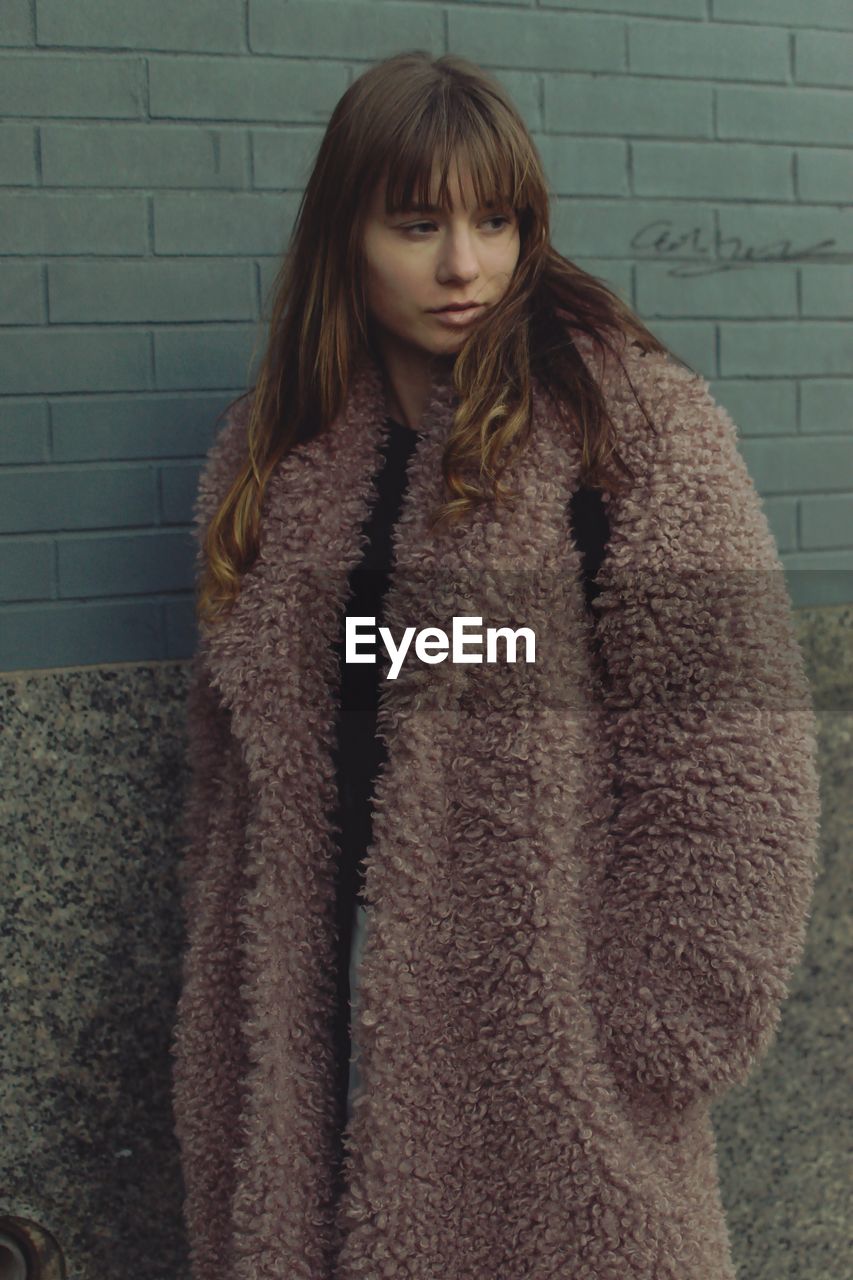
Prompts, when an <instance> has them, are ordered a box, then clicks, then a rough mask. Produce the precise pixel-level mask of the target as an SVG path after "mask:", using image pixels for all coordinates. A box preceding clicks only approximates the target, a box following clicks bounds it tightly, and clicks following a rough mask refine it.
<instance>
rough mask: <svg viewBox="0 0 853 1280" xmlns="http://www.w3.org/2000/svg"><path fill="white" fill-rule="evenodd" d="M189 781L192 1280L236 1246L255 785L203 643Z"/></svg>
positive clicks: (216, 488)
mask: <svg viewBox="0 0 853 1280" xmlns="http://www.w3.org/2000/svg"><path fill="white" fill-rule="evenodd" d="M241 450H242V443H241V435H240V426H239V424H238V423H237V422H236V421H235V418H234V417H233V415H232V416H231V417H229V419H228V421H227V422H226V424H225V427H224V428H223V430H222V431H221V432H220V435H219V437H218V438H217V440H216V442H215V443H214V445H213V447H212V449H211V451H210V453H209V454H208V457H207V460H206V462H205V465H204V467H203V470H202V474H201V476H200V479H199V487H198V492H197V496H196V502H195V517H194V523H195V529H194V534H195V538H196V542H197V544H198V552H199V553H198V556H197V564H198V566H199V567H200V565H201V543H202V537H203V534H204V531H205V529H206V527H207V523H208V522H209V520H210V518H211V516H212V514H213V512H214V510H215V509H216V506H217V504H218V503H219V502H220V501H221V498H222V497H223V496H224V493H225V492H226V491H227V487H228V485H229V484H230V481H231V478H232V476H233V474H234V472H235V469H236V466H237V464H238V461H239V458H240V456H241ZM185 726H186V744H187V749H186V783H185V793H184V804H183V811H182V816H181V833H182V845H183V853H182V858H181V860H180V863H179V867H178V880H179V885H180V889H181V896H182V904H183V911H184V925H185V934H186V937H185V943H184V949H183V956H182V973H181V990H180V995H179V1000H178V1006H177V1011H176V1018H175V1023H174V1027H173V1032H172V1044H171V1055H172V1059H173V1062H172V1110H173V1117H174V1129H175V1134H176V1137H177V1139H178V1143H179V1148H180V1154H181V1166H182V1173H183V1182H184V1203H183V1213H184V1221H185V1226H186V1230H187V1236H188V1240H189V1244H190V1250H191V1261H192V1264H193V1274H196V1273H198V1274H199V1275H202V1274H204V1275H216V1274H219V1272H220V1271H221V1262H222V1258H223V1257H225V1256H226V1255H227V1251H228V1249H229V1247H230V1243H229V1230H230V1223H231V1217H230V1214H231V1203H230V1197H231V1191H232V1181H233V1158H234V1151H233V1147H234V1142H235V1137H234V1135H235V1133H237V1132H238V1125H239V1121H240V1090H241V1081H242V1079H243V1078H244V1076H245V1072H246V1063H245V1052H244V1046H243V1041H242V1031H241V1024H242V1017H243V1015H242V1012H241V997H240V987H239V983H240V978H241V967H240V964H241V961H240V948H239V923H238V919H237V911H238V906H239V902H240V897H241V893H242V889H243V848H242V846H243V833H244V828H245V822H246V813H247V780H246V773H245V769H244V767H243V761H242V758H241V754H240V750H239V747H238V744H237V742H236V741H235V738H234V736H233V734H232V732H231V716H230V712H229V711H228V710H227V708H226V707H225V706H224V705H223V703H222V700H221V698H220V696H219V694H218V692H217V690H216V688H215V687H214V685H213V683H212V680H211V676H210V672H209V668H208V664H207V650H206V647H205V644H204V642H203V641H202V642H201V643H200V644H199V645H198V647H197V649H196V652H195V654H194V656H193V658H192V660H191V662H190V664H189V681H188V686H187V700H186V707H185Z"/></svg>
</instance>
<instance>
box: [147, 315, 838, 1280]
mask: <svg viewBox="0 0 853 1280" xmlns="http://www.w3.org/2000/svg"><path fill="white" fill-rule="evenodd" d="M572 337H573V339H574V343H575V346H576V348H577V350H578V352H579V354H580V356H581V358H583V359H584V360H585V361H586V363H587V365H588V367H589V368H590V370H591V371H592V372H593V375H594V376H595V377H596V378H597V379H598V380H599V382H600V385H601V386H602V390H603V392H604V395H605V400H606V403H607V405H608V408H609V411H610V414H611V416H612V417H613V420H614V422H615V423H616V424H617V427H618V432H619V436H618V447H619V450H620V453H621V455H622V457H623V458H625V460H626V461H627V462H628V463H629V465H630V466H631V467H632V469H633V471H634V473H635V482H634V483H632V486H631V489H630V491H629V493H627V494H626V495H624V496H622V497H616V496H611V495H609V494H607V493H605V495H604V500H605V503H606V509H607V514H608V518H609V522H610V530H611V532H610V539H609V543H608V547H607V554H606V557H605V560H604V563H603V565H602V568H601V569H600V571H599V573H598V577H597V581H598V584H599V586H600V588H601V592H600V594H599V595H598V596H597V598H596V599H595V601H594V605H593V612H594V617H593V616H592V615H591V614H590V612H589V611H588V610H587V609H586V607H585V602H584V598H583V592H582V582H581V579H582V566H581V562H580V558H579V553H578V552H577V550H576V549H575V547H574V546H573V545H572V542H571V539H570V537H569V532H568V529H567V520H566V511H567V504H568V502H569V499H570V497H571V494H572V493H573V491H574V490H575V488H576V487H577V483H578V475H579V468H580V462H581V458H580V447H579V444H578V442H577V440H576V439H575V438H574V436H573V434H572V431H571V429H570V427H569V426H567V425H566V424H565V423H564V422H562V421H561V419H560V417H559V415H558V414H557V413H556V411H555V407H554V405H553V402H552V401H551V400H550V398H549V397H548V396H547V395H546V394H545V393H544V390H543V387H542V385H541V384H540V383H539V381H538V379H534V393H533V417H532V432H531V436H530V439H529V442H528V444H527V446H526V448H525V450H524V451H523V453H522V454H521V456H520V457H519V458H517V459H516V461H515V462H514V463H513V465H512V467H511V468H510V471H509V472H508V474H507V475H506V476H505V477H504V479H505V481H506V483H508V484H509V485H510V487H511V488H512V489H513V490H514V491H515V492H516V494H517V495H518V496H517V499H516V501H515V504H514V506H513V507H512V509H510V508H509V507H503V506H502V507H497V508H495V507H491V506H489V505H486V506H483V507H481V508H478V509H477V511H476V512H475V513H474V514H473V515H472V516H470V517H468V518H467V519H466V521H465V522H463V524H462V525H461V526H455V527H452V528H450V529H445V531H444V532H443V533H440V534H439V535H437V536H434V537H433V536H430V535H429V533H428V530H427V521H428V517H429V515H430V514H431V513H432V511H433V510H434V509H435V508H436V506H437V505H438V503H439V502H440V500H441V498H442V478H441V471H440V460H441V455H442V450H443V445H444V442H445V440H446V438H447V434H448V432H449V430H450V425H451V422H452V419H453V412H454V407H455V405H456V396H455V393H454V390H453V387H452V384H451V381H450V378H449V376H448V375H442V374H438V375H436V377H435V379H434V382H433V386H432V389H431V395H430V400H429V404H428V409H427V412H426V415H425V418H424V422H423V424H422V428H421V432H420V436H419V439H418V442H417V447H416V450H415V453H414V455H413V457H412V459H411V462H410V465H409V472H408V475H409V481H408V488H407V490H406V493H405V496H404V504H403V509H402V513H401V515H400V518H399V521H398V523H397V525H396V526H395V529H394V567H393V573H392V578H391V585H390V588H389V593H388V597H387V601H386V608H387V613H386V625H387V626H388V627H389V628H390V629H391V630H392V632H393V635H394V637H395V640H398V639H399V638H400V636H401V635H402V632H403V629H404V628H405V627H407V626H414V627H416V629H418V630H420V629H421V628H425V627H429V626H436V627H440V628H442V629H443V630H444V631H446V632H447V633H448V634H449V632H450V629H451V622H452V619H453V617H454V616H467V617H471V616H477V617H480V618H481V619H482V626H483V628H485V627H487V626H495V627H498V626H510V627H512V628H513V629H515V628H518V627H522V626H524V627H528V628H532V629H533V631H534V633H535V643H536V650H535V662H532V663H529V662H527V663H526V662H523V661H517V662H515V663H510V662H506V661H504V662H497V663H494V664H487V663H485V662H483V663H482V664H475V663H472V664H462V663H451V662H450V661H449V660H447V661H444V662H440V663H435V664H428V663H426V662H422V661H419V660H418V659H417V658H416V656H415V655H414V651H410V654H409V656H408V658H407V660H406V662H405V663H404V664H403V667H402V670H401V672H400V675H399V676H398V678H397V679H396V680H395V681H390V680H386V681H384V682H383V685H382V692H381V701H380V732H381V733H382V734H383V736H384V738H385V741H386V744H387V747H388V761H387V765H386V767H385V768H384V769H383V770H382V771H381V772H380V775H379V777H378V778H377V781H376V786H375V791H374V799H373V805H374V835H373V841H372V844H371V846H370V848H369V850H368V855H367V861H366V894H367V899H368V903H369V910H368V915H369V920H370V926H369V931H368V933H367V938H366V943H365V949H364V954H363V958H362V962H361V969H360V997H359V1004H358V1008H357V1011H356V1025H355V1026H354V1027H353V1034H354V1037H355V1038H356V1039H357V1042H358V1045H359V1053H360V1083H359V1087H358V1089H357V1090H356V1093H355V1098H354V1102H353V1113H352V1116H351V1118H350V1120H349V1122H348V1124H347V1128H346V1135H345V1136H346V1155H345V1160H344V1165H343V1172H344V1174H345V1180H344V1182H343V1189H342V1191H341V1192H340V1194H336V1193H335V1179H334V1171H333V1153H334V1142H335V1132H334V1125H333V1116H334V1078H335V1063H334V1048H333V1040H332V1026H333V1021H334V1017H335V969H336V954H337V952H336V948H337V944H338V938H337V936H336V934H337V929H336V925H335V916H334V895H335V870H336V863H335V859H336V843H335V835H336V832H335V829H334V827H333V825H332V823H333V814H334V811H335V803H336V787H335V778H334V771H333V764H332V752H333V747H334V718H335V711H336V707H337V705H338V701H339V669H338V666H337V660H336V657H335V654H334V651H333V644H334V641H335V639H336V637H337V635H338V632H339V627H340V624H341V618H342V616H343V615H344V613H345V611H346V603H347V578H348V574H349V572H350V570H351V569H352V568H353V566H354V565H355V564H356V563H357V562H358V561H359V560H360V558H361V554H362V550H363V546H364V540H363V537H362V534H361V532H360V531H361V526H362V522H363V521H364V519H365V517H366V515H367V512H368V510H369V505H370V503H371V501H372V499H373V497H374V496H375V489H374V476H375V473H376V471H377V468H378V466H379V463H380V460H381V454H380V446H381V443H382V441H383V439H384V438H385V433H386V432H387V430H388V427H387V425H386V423H385V421H384V419H385V413H386V409H387V405H386V402H385V399H384V392H383V382H382V377H381V374H380V371H379V369H378V367H377V365H376V364H375V363H374V361H373V359H372V358H371V357H369V356H368V357H365V358H364V360H363V361H362V362H361V363H360V364H359V366H358V367H357V369H356V371H355V373H354V377H353V380H352V382H351V386H350V391H349V396H348V401H347V404H346V408H345V410H344V411H343V412H342V413H341V414H340V415H339V417H338V418H337V420H336V421H335V422H333V423H332V424H331V426H330V428H329V429H328V430H326V431H324V432H322V433H320V434H319V435H317V436H315V437H314V438H313V439H312V440H310V441H308V442H303V443H302V444H300V445H299V446H298V447H297V448H296V449H295V450H293V451H292V452H291V453H290V454H288V456H286V457H285V458H284V459H283V461H282V462H281V463H280V464H279V466H278V468H277V469H276V471H275V473H274V474H273V476H272V478H271V480H270V483H269V486H268V490H267V493H266V495H265V499H264V507H263V520H262V535H261V548H260V554H259V557H258V559H257V561H256V562H255V564H254V565H253V566H252V567H251V569H249V571H248V572H247V573H246V574H245V575H244V577H243V580H242V583H241V591H240V595H239V597H238V600H237V602H236V605H235V607H234V609H233V610H232V612H231V613H230V614H229V615H228V617H227V618H226V620H225V621H224V622H221V623H219V624H218V625H217V626H214V627H203V628H202V637H201V641H200V644H199V648H198V651H197V653H196V656H195V659H194V661H193V666H192V679H191V686H190V694H189V701H188V709H187V717H188V719H187V725H188V747H189V763H190V766H191V769H190V783H189V791H188V796H187V802H186V813H185V819H184V820H185V835H186V843H185V848H186V853H185V858H184V861H183V864H182V868H181V875H182V888H183V892H184V895H185V898H184V903H185V917H186V933H187V942H186V948H185V952H184V959H183V985H182V991H181V996H180V1001H179V1005H178V1010H177V1017H176V1023H175V1030H174V1043H173V1048H172V1052H173V1056H174V1064H173V1106H174V1115H175V1123H176V1133H177V1137H178V1140H179V1144H180V1152H181V1160H182V1167H183V1173H184V1182H185V1193H186V1196H185V1204H184V1213H185V1221H186V1226H187V1232H188V1236H189V1242H190V1250H191V1259H192V1268H193V1271H192V1274H193V1277H194V1280H223V1277H226V1276H227V1277H228V1280H355V1277H364V1278H366V1280H381V1278H383V1280H384V1278H385V1277H388V1278H389V1280H390V1278H392V1277H393V1278H394V1280H546V1278H547V1280H556V1278H557V1277H559V1280H732V1277H734V1275H735V1272H734V1269H733V1265H732V1260H731V1247H730V1240H729V1237H728V1234H727V1228H726V1223H725V1216H724V1212H723V1208H722V1204H721V1198H720V1193H719V1184H718V1171H717V1165H716V1153H715V1139H714V1135H713V1130H712V1126H711V1121H710V1116H709V1109H710V1106H711V1104H712V1103H713V1102H714V1101H715V1100H716V1099H718V1098H720V1097H721V1095H722V1094H723V1093H724V1092H725V1091H726V1090H728V1089H730V1088H731V1087H732V1086H734V1085H739V1084H741V1083H743V1081H744V1080H745V1079H746V1077H747V1075H748V1074H749V1072H750V1071H751V1070H752V1068H753V1067H754V1065H755V1064H756V1063H757V1062H758V1060H759V1059H760V1058H761V1057H762V1055H763V1054H764V1053H765V1052H766V1050H767V1049H768V1047H769V1046H770V1043H771V1041H772V1039H773V1038H774V1035H775V1031H776V1028H777V1024H778V1021H779V1016H780V1006H781V1004H782V1002H783V1001H784V999H785V998H786V996H787V994H788V991H789V982H790V978H791V975H792V972H793V969H794V967H795V965H796V964H797V963H798V961H799V959H800V957H801V952H802V948H803V946H804V940H805V933H806V928H807V920H808V915H809V907H810V899H811V894H812V887H813V879H814V874H815V869H816V855H817V845H818V823H819V804H818V779H817V772H816V733H815V728H816V726H815V717H814V712H813V708H812V702H811V696H810V690H809V686H808V683H807V680H806V677H805V673H804V667H803V661H802V656H801V653H800V650H799V648H798V645H797V642H796V639H795V636H794V630H793V623H792V615H791V607H790V599H789V596H788V594H787V591H786V587H785V582H784V575H783V571H782V566H781V563H780V561H779V558H778V555H777V551H776V546H775V543H774V540H773V537H772V535H771V533H770V530H769V527H768V523H767V520H766V517H765V515H764V513H763V510H762V506H761V502H760V500H759V497H758V494H757V492H756V490H755V487H754V485H753V483H752V481H751V479H750V477H749V474H748V472H747V469H746V466H745V464H744V462H743V460H742V458H741V455H740V453H739V451H738V448H737V440H736V428H735V426H734V424H733V422H732V420H731V418H730V417H729V416H728V414H727V413H726V412H725V411H724V410H723V409H722V408H721V407H719V406H718V405H717V404H716V403H715V401H714V400H713V398H712V396H711V394H710V392H709V388H708V383H707V382H706V381H705V380H704V379H703V378H701V377H699V376H697V375H693V374H691V373H690V372H689V371H687V370H685V369H684V368H683V367H682V366H680V365H679V364H678V363H677V362H676V361H675V360H673V359H672V357H670V356H669V355H665V354H664V355H661V354H658V353H648V354H643V353H642V351H641V350H640V349H639V348H638V347H637V346H636V345H634V344H632V343H631V342H629V341H627V340H625V339H623V338H620V339H617V340H616V342H615V344H614V348H613V351H612V353H609V354H608V355H607V358H606V359H602V357H601V355H600V354H599V352H598V351H597V350H596V349H595V348H594V347H593V344H592V343H591V341H590V340H589V339H588V338H587V337H586V336H585V335H584V334H583V333H581V332H580V331H577V330H572ZM632 387H633V390H632ZM634 391H636V393H637V396H639V398H640V399H641V400H642V402H643V405H644V406H645V408H646V410H647V412H648V415H649V417H650V419H651V421H652V423H653V426H654V430H652V429H650V427H649V423H648V421H647V420H646V418H645V416H644V415H643V413H642V412H641V410H640V408H639V405H638V403H637V399H636V398H635V395H634ZM246 419H247V405H246V402H245V401H242V402H240V404H239V405H238V406H237V407H236V408H235V409H234V410H233V411H232V413H231V415H230V418H229V420H228V421H227V422H226V424H225V425H224V427H223V428H222V430H221V432H220V434H219V435H218V437H217V439H216V441H215V443H214V445H213V447H212V449H211V451H210V453H209V455H208V459H207V463H206V465H205V468H204V470H203V474H202V477H201V481H200V484H199V490H198V498H197V503H196V536H197V538H198V539H199V543H200V539H201V536H202V534H203V532H204V530H205V528H206V526H207V523H208V522H209V520H210V518H211V517H212V515H213V513H214V511H215V510H216V508H217V506H218V505H219V503H220V502H221V501H222V499H223V497H224V495H225V493H226V492H227V489H228V487H229V485H230V483H231V480H232V479H233V477H234V475H235V473H236V470H237V467H238V466H239V464H240V462H241V461H242V459H243V457H244V455H245V451H246ZM198 557H199V564H200V563H201V559H200V557H201V550H200V546H199V552H198ZM468 651H469V652H471V650H470V648H469V650H468ZM377 652H378V654H379V657H380V660H383V659H382V654H383V651H381V650H377ZM520 653H522V654H523V646H522V648H521V649H520ZM387 666H388V663H387V661H386V662H385V667H386V670H387Z"/></svg>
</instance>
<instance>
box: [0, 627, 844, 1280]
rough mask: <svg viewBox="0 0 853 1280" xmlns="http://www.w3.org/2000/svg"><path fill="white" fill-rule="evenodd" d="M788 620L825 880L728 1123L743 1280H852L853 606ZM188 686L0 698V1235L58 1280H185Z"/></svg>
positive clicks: (147, 680)
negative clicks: (183, 895)
mask: <svg viewBox="0 0 853 1280" xmlns="http://www.w3.org/2000/svg"><path fill="white" fill-rule="evenodd" d="M797 622H798V626H799V628H800V635H801V640H802V645H803V651H804V653H805V655H806V660H807V662H808V664H809V670H810V675H811V677H812V687H813V691H814V702H815V707H816V709H817V711H818V713H819V717H820V751H821V778H822V840H821V866H820V871H819V875H818V882H817V888H816V893H815V899H814V904H813V908H812V919H811V925H810V931H809V939H808V944H807V949H806V954H805V957H804V960H803V963H802V964H801V966H800V967H799V969H798V971H797V974H796V976H795V980H794V984H793V989H792V994H791V997H790V999H789V1000H788V1001H787V1003H786V1005H785V1008H784V1011H783V1016H782V1020H781V1023H780V1027H779V1031H778V1034H777V1037H776V1041H775V1042H774V1045H773V1047H772V1048H771V1050H770V1052H769V1054H768V1055H767V1057H766V1058H765V1059H764V1061H763V1062H762V1064H761V1065H760V1066H759V1067H758V1068H756V1070H755V1071H754V1073H753V1075H752V1077H751V1078H750V1080H749V1081H748V1083H747V1084H746V1085H745V1086H743V1087H742V1088H741V1089H738V1090H734V1091H732V1092H731V1093H730V1094H728V1095H727V1096H726V1097H725V1098H724V1099H723V1100H722V1101H721V1102H720V1103H718V1104H717V1106H716V1107H715V1109H714V1122H715V1128H716V1132H717V1145H718V1155H719V1163H720V1175H721V1183H722V1190H723V1200H724V1203H725V1205H726V1212H727V1217H728V1222H729V1230H730V1234H731V1238H732V1250H733V1254H734V1258H735V1263H736V1266H737V1269H738V1280H838V1277H839V1276H840V1275H841V1274H843V1266H844V1264H843V1262H841V1259H842V1258H843V1257H844V1256H846V1255H847V1250H848V1228H847V1226H846V1223H845V1218H846V1217H849V1203H848V1196H847V1194H846V1148H847V1145H848V1135H849V1132H850V1128H849V1114H848V1113H849V1109H850V1100H849V1092H850V1091H849V1087H845V1085H846V1078H845V1077H846V1054H845V1050H846V1049H847V1048H848V1046H847V1044H846V1043H845V1041H846V1039H847V1030H848V1023H849V1008H848V1005H849V1002H848V1001H847V1000H846V995H847V992H848V991H849V989H850V966H849V958H848V950H849V949H848V948H847V947H846V940H847V938H849V936H850V917H851V910H850V905H851V904H850V896H851V891H850V877H849V875H848V873H847V868H846V865H845V863H846V857H845V855H846V853H847V847H848V845H849V842H850V837H851V831H853V813H851V808H852V807H853V803H851V797H853V779H851V776H850V775H851V772H853V766H851V750H850V747H851V734H853V643H851V642H853V607H843V608H833V609H813V610H802V611H799V612H798V614H797ZM186 682H187V664H186V663H179V662H173V663H158V664H151V665H135V664H133V665H130V664H128V665H121V666H111V667H102V668H97V667H86V668H77V669H65V670H59V671H34V672H32V673H29V674H16V675H14V676H7V677H2V676H0V723H2V726H3V730H4V732H3V735H2V748H0V750H1V751H2V755H1V756H0V769H2V776H3V778H4V780H5V783H6V785H5V787H4V794H3V800H2V832H3V839H2V866H0V870H2V880H3V886H4V894H3V907H2V924H3V927H2V932H0V937H2V953H0V975H2V977H0V982H2V988H3V991H2V995H3V1006H4V1008H5V1009H6V1011H7V1012H6V1013H5V1019H6V1025H5V1027H4V1030H5V1032H6V1036H5V1042H4V1053H3V1072H2V1085H0V1126H2V1132H3V1134H4V1141H3V1150H2V1153H0V1219H2V1217H3V1216H4V1215H16V1216H17V1217H19V1218H23V1219H28V1218H29V1219H33V1220H35V1221H36V1222H38V1223H40V1224H41V1225H42V1226H43V1227H45V1228H47V1230H48V1231H49V1232H51V1233H52V1234H53V1235H54V1236H55V1238H56V1239H57V1241H58V1242H59V1244H60V1245H61V1247H62V1250H63V1251H64V1254H65V1258H66V1263H67V1268H68V1271H67V1274H68V1280H130V1278H131V1277H132V1278H133V1280H186V1277H187V1276H188V1265H187V1251H186V1244H185V1239H184V1232H183V1224H182V1218H181V1203H182V1194H183V1190H182V1182H181V1173H180V1164H179V1160H178V1150H177V1144H176V1141H175V1138H174V1135H173V1130H172V1114H171V1102H170V1072H171V1058H170V1056H169V1042H170V1037H171V1030H172V1025H173V1020H174V1013H175V1004H176V1001H177V997H178V992H179V989H180V955H181V949H182V946H183V921H182V919H181V911H180V902H179V894H178V883H177V876H176V868H177V863H178V860H179V857H180V841H179V817H180V811H181V805H182V798H183V789H184V785H185V767H184V763H185V738H184V699H185V696H186ZM2 1260H3V1246H2V1223H0V1261H2ZM839 1265H841V1267H842V1270H839ZM58 1274H59V1273H58V1272H57V1275H58ZM223 1280H224V1278H223ZM502 1280H504V1278H502ZM506 1280H508V1278H506ZM566 1280H569V1278H566Z"/></svg>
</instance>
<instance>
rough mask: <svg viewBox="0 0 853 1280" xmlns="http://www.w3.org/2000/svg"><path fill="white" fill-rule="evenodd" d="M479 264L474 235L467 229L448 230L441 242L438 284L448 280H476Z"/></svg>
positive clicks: (437, 274) (437, 275) (437, 273)
mask: <svg viewBox="0 0 853 1280" xmlns="http://www.w3.org/2000/svg"><path fill="white" fill-rule="evenodd" d="M479 274H480V264H479V262H478V261H477V254H476V252H475V247H474V237H473V236H472V235H471V234H470V233H469V232H467V231H464V230H463V231H457V232H448V234H447V236H446V237H445V238H444V241H443V243H442V249H441V254H440V255H439V265H438V268H437V271H436V278H437V279H438V281H439V283H440V284H444V283H446V282H447V281H448V280H464V281H469V282H470V281H471V280H476V279H477V277H478V276H479Z"/></svg>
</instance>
